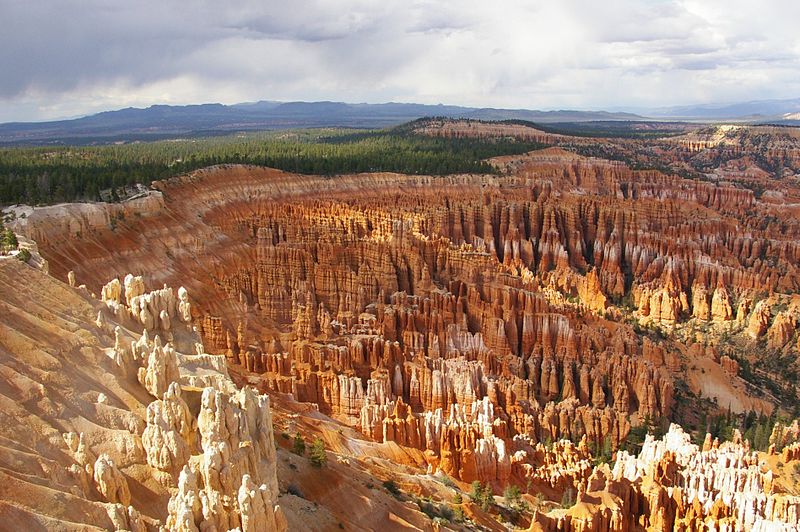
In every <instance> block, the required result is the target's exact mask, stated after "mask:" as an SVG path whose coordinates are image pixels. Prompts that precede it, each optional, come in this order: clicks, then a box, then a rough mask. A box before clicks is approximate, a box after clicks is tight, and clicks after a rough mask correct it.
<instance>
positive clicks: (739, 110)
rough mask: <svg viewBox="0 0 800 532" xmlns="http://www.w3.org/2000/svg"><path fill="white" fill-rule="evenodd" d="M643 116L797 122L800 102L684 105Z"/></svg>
mask: <svg viewBox="0 0 800 532" xmlns="http://www.w3.org/2000/svg"><path fill="white" fill-rule="evenodd" d="M641 112H642V114H645V115H647V116H648V117H651V118H659V119H661V118H669V119H671V120H680V119H684V120H714V121H717V120H751V121H768V122H775V121H783V120H797V113H798V112H800V98H794V99H791V100H758V101H752V102H742V103H732V104H706V105H685V106H678V107H664V108H660V109H646V110H642V111H641Z"/></svg>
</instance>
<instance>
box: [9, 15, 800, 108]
mask: <svg viewBox="0 0 800 532" xmlns="http://www.w3.org/2000/svg"><path fill="white" fill-rule="evenodd" d="M0 13H3V15H4V17H3V19H4V22H2V24H3V31H2V32H0V71H2V72H3V75H2V76H0V121H6V120H15V119H44V118H53V117H58V116H71V115H75V114H81V113H89V112H95V111H97V110H101V109H108V108H117V107H122V106H126V105H136V106H143V105H149V104H154V103H173V104H181V103H198V102H212V101H215V102H216V101H218V102H223V103H233V102H237V101H243V100H259V99H273V100H301V99H302V100H319V99H327V100H342V101H368V102H381V101H389V100H394V101H414V102H421V103H439V102H442V103H453V104H463V105H478V106H495V107H500V106H502V107H526V108H565V107H573V108H576V107H577V108H607V107H622V106H663V105H672V104H681V103H701V102H711V101H718V102H719V101H736V100H751V99H762V98H780V97H796V96H797V95H798V94H800V33H798V32H797V31H796V29H795V27H794V26H795V24H796V21H797V20H800V3H798V2H796V1H780V0H766V1H761V2H758V3H756V2H751V1H745V0H734V1H722V0H702V1H701V0H697V1H692V0H638V1H637V0H607V1H604V2H595V1H581V0H565V1H562V2H552V1H541V0H540V1H535V2H531V1H525V0H518V1H513V0H512V1H496V2H486V1H485V0H464V1H459V2H457V1H451V2H440V1H433V0H411V1H408V0H406V1H403V0H385V1H369V0H343V1H339V2H332V1H324V0H302V1H295V2H291V3H288V2H277V1H268V2H263V1H258V0H238V1H232V2H230V3H219V2H212V1H210V0H203V1H197V2H184V1H179V0H140V1H137V2H124V3H123V2H108V1H102V0H93V1H91V2H80V3H78V2H71V1H68V0H37V1H36V2H26V1H20V0H0Z"/></svg>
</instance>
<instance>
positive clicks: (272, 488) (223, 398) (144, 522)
mask: <svg viewBox="0 0 800 532" xmlns="http://www.w3.org/2000/svg"><path fill="white" fill-rule="evenodd" d="M72 278H73V277H72V276H71V279H72ZM0 283H2V288H3V294H4V296H3V302H2V306H3V312H2V318H0V325H1V326H2V328H3V336H2V340H0V355H2V357H3V368H4V374H5V378H4V382H6V385H5V386H4V387H3V393H2V399H3V402H4V405H5V406H4V409H3V410H4V412H5V416H4V417H5V421H4V422H3V424H2V425H3V426H2V429H1V430H2V442H3V443H2V446H3V453H2V456H3V459H2V462H3V473H2V476H3V484H4V486H5V487H4V488H3V496H2V498H0V499H1V500H0V510H1V511H0V513H2V515H3V516H4V518H3V519H4V522H3V526H9V527H10V529H16V530H26V529H32V528H35V527H45V528H62V527H66V528H68V529H73V528H75V529H78V528H80V529H114V530H133V531H146V530H183V531H197V530H212V529H213V530H231V529H239V530H242V531H245V530H250V531H255V530H285V529H286V521H285V518H284V517H283V514H282V512H281V510H280V507H279V506H277V499H278V484H277V477H276V451H275V447H276V446H275V442H274V437H273V432H272V420H271V412H270V402H269V398H268V397H266V396H264V395H258V394H257V393H256V392H255V391H254V390H253V389H252V388H249V387H244V388H241V389H237V388H236V387H235V386H234V385H233V381H232V380H231V379H230V376H229V375H228V372H227V370H226V368H225V365H224V364H219V363H218V362H219V358H218V357H214V356H212V355H208V354H204V353H203V347H202V344H200V343H199V337H198V336H197V335H196V334H195V333H194V332H193V331H192V329H191V327H190V325H189V324H188V318H187V317H190V309H189V307H190V303H189V302H188V296H187V294H186V292H185V290H184V289H183V288H181V289H179V290H178V293H177V294H178V295H177V297H176V295H175V293H174V292H173V290H172V289H171V288H166V287H164V288H163V289H159V290H155V291H149V292H148V291H146V289H145V285H144V282H143V281H142V278H141V277H133V276H128V277H127V278H126V279H125V282H124V284H122V283H120V282H119V281H118V280H114V281H112V282H111V283H109V284H107V285H106V286H105V287H104V289H103V291H102V301H97V300H95V299H93V298H91V297H90V296H89V294H88V292H87V291H86V290H85V288H74V287H68V286H66V285H63V284H61V283H59V282H57V281H55V280H54V279H52V278H50V277H48V276H47V275H45V274H43V273H40V272H38V271H37V270H34V269H32V268H30V267H27V266H24V265H22V264H21V263H19V262H18V261H3V262H2V263H0ZM154 316H158V320H155V319H154ZM64 502H67V504H66V505H65V504H64Z"/></svg>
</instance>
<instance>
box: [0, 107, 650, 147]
mask: <svg viewBox="0 0 800 532" xmlns="http://www.w3.org/2000/svg"><path fill="white" fill-rule="evenodd" d="M426 116H444V117H450V118H471V119H476V120H511V119H515V120H527V121H530V122H541V123H554V122H588V121H602V120H615V121H616V120H628V121H630V120H643V118H642V117H640V116H638V115H635V114H631V113H624V112H620V113H608V112H605V111H530V110H526V109H491V108H482V109H481V108H473V107H459V106H454V105H422V104H413V103H383V104H363V103H362V104H348V103H340V102H288V103H283V102H269V101H262V102H255V103H241V104H236V105H222V104H204V105H182V106H172V105H154V106H152V107H148V108H146V109H136V108H127V109H120V110H118V111H106V112H102V113H97V114H95V115H91V116H86V117H82V118H76V119H71V120H58V121H53V122H36V123H34V122H11V123H6V124H0V143H3V144H48V143H79V144H84V143H89V142H111V141H114V140H152V139H158V138H174V137H176V136H197V135H209V134H224V133H230V132H235V131H254V130H264V129H288V128H309V127H333V126H338V127H354V128H382V127H388V126H393V125H397V124H402V123H403V122H408V121H410V120H415V119H417V118H422V117H426Z"/></svg>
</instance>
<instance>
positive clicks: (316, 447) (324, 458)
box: [308, 438, 328, 467]
mask: <svg viewBox="0 0 800 532" xmlns="http://www.w3.org/2000/svg"><path fill="white" fill-rule="evenodd" d="M308 458H309V460H311V465H313V466H314V467H322V466H324V465H325V464H326V463H327V462H328V455H327V454H325V444H324V443H323V441H322V439H320V438H314V441H313V442H311V450H310V451H309V453H308Z"/></svg>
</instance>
